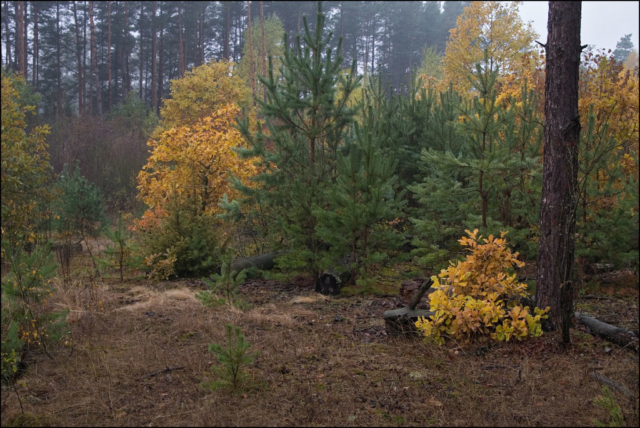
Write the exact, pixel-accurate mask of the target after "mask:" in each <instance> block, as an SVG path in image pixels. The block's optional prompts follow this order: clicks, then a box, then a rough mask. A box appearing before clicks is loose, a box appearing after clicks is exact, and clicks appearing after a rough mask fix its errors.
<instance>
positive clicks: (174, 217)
mask: <svg viewBox="0 0 640 428" xmlns="http://www.w3.org/2000/svg"><path fill="white" fill-rule="evenodd" d="M215 225H216V219H215V218H214V217H213V216H212V215H207V214H203V213H201V212H197V211H195V212H194V210H192V209H190V207H184V206H180V205H178V204H175V203H173V204H170V206H169V207H167V211H165V210H163V209H160V208H156V209H155V210H153V211H151V210H149V211H147V213H145V216H143V218H142V219H141V220H139V221H138V222H137V224H136V225H135V230H136V232H137V238H138V241H139V243H140V251H141V255H143V256H144V257H145V260H146V263H147V266H148V267H149V268H150V269H151V271H152V274H154V275H155V276H157V277H163V276H164V277H169V276H173V275H175V276H178V277H202V276H207V275H210V274H211V273H212V272H215V271H216V270H218V268H219V267H220V259H221V253H222V251H223V249H224V247H225V246H226V243H225V242H221V239H220V236H219V233H218V231H217V230H216V227H215Z"/></svg>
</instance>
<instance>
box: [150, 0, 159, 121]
mask: <svg viewBox="0 0 640 428" xmlns="http://www.w3.org/2000/svg"><path fill="white" fill-rule="evenodd" d="M152 9H153V12H152V15H151V34H152V37H151V106H152V107H153V111H156V109H157V106H158V87H157V85H158V82H157V80H158V76H157V72H158V70H157V67H158V64H157V61H156V55H157V52H156V38H157V33H156V2H155V1H154V2H153V6H152Z"/></svg>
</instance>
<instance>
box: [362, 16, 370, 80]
mask: <svg viewBox="0 0 640 428" xmlns="http://www.w3.org/2000/svg"><path fill="white" fill-rule="evenodd" d="M370 25H371V22H368V25H367V27H369V26H370ZM364 40H365V42H364V45H365V48H364V70H363V71H364V75H363V81H365V82H366V80H367V66H368V65H369V37H368V34H367V36H366V37H365V39H364Z"/></svg>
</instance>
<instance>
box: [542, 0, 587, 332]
mask: <svg viewBox="0 0 640 428" xmlns="http://www.w3.org/2000/svg"><path fill="white" fill-rule="evenodd" d="M581 7H582V6H581V2H558V1H552V2H549V19H548V39H547V44H546V47H545V50H546V58H547V65H546V78H545V94H546V95H545V105H544V113H545V130H544V166H543V184H542V203H541V207H540V238H539V244H540V251H539V255H538V274H537V285H536V304H537V305H538V306H539V307H540V308H544V307H547V306H549V307H550V308H551V314H550V317H549V320H547V321H548V322H547V323H545V324H546V325H543V327H544V328H545V329H547V330H555V329H557V328H558V327H560V326H562V330H563V341H564V342H565V343H566V342H568V340H569V324H570V318H571V315H572V314H573V312H572V306H573V293H574V287H573V284H572V282H571V275H572V271H573V262H574V231H575V223H576V217H575V214H576V206H577V196H578V193H577V177H578V138H579V134H580V117H579V115H578V78H579V67H580V53H581V46H580V15H581Z"/></svg>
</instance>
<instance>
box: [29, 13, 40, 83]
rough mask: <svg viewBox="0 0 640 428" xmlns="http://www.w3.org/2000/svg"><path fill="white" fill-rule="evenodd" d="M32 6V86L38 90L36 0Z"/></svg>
mask: <svg viewBox="0 0 640 428" xmlns="http://www.w3.org/2000/svg"><path fill="white" fill-rule="evenodd" d="M31 6H32V7H33V75H32V78H33V87H34V88H35V90H36V92H38V66H39V64H38V2H37V1H32V2H31Z"/></svg>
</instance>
